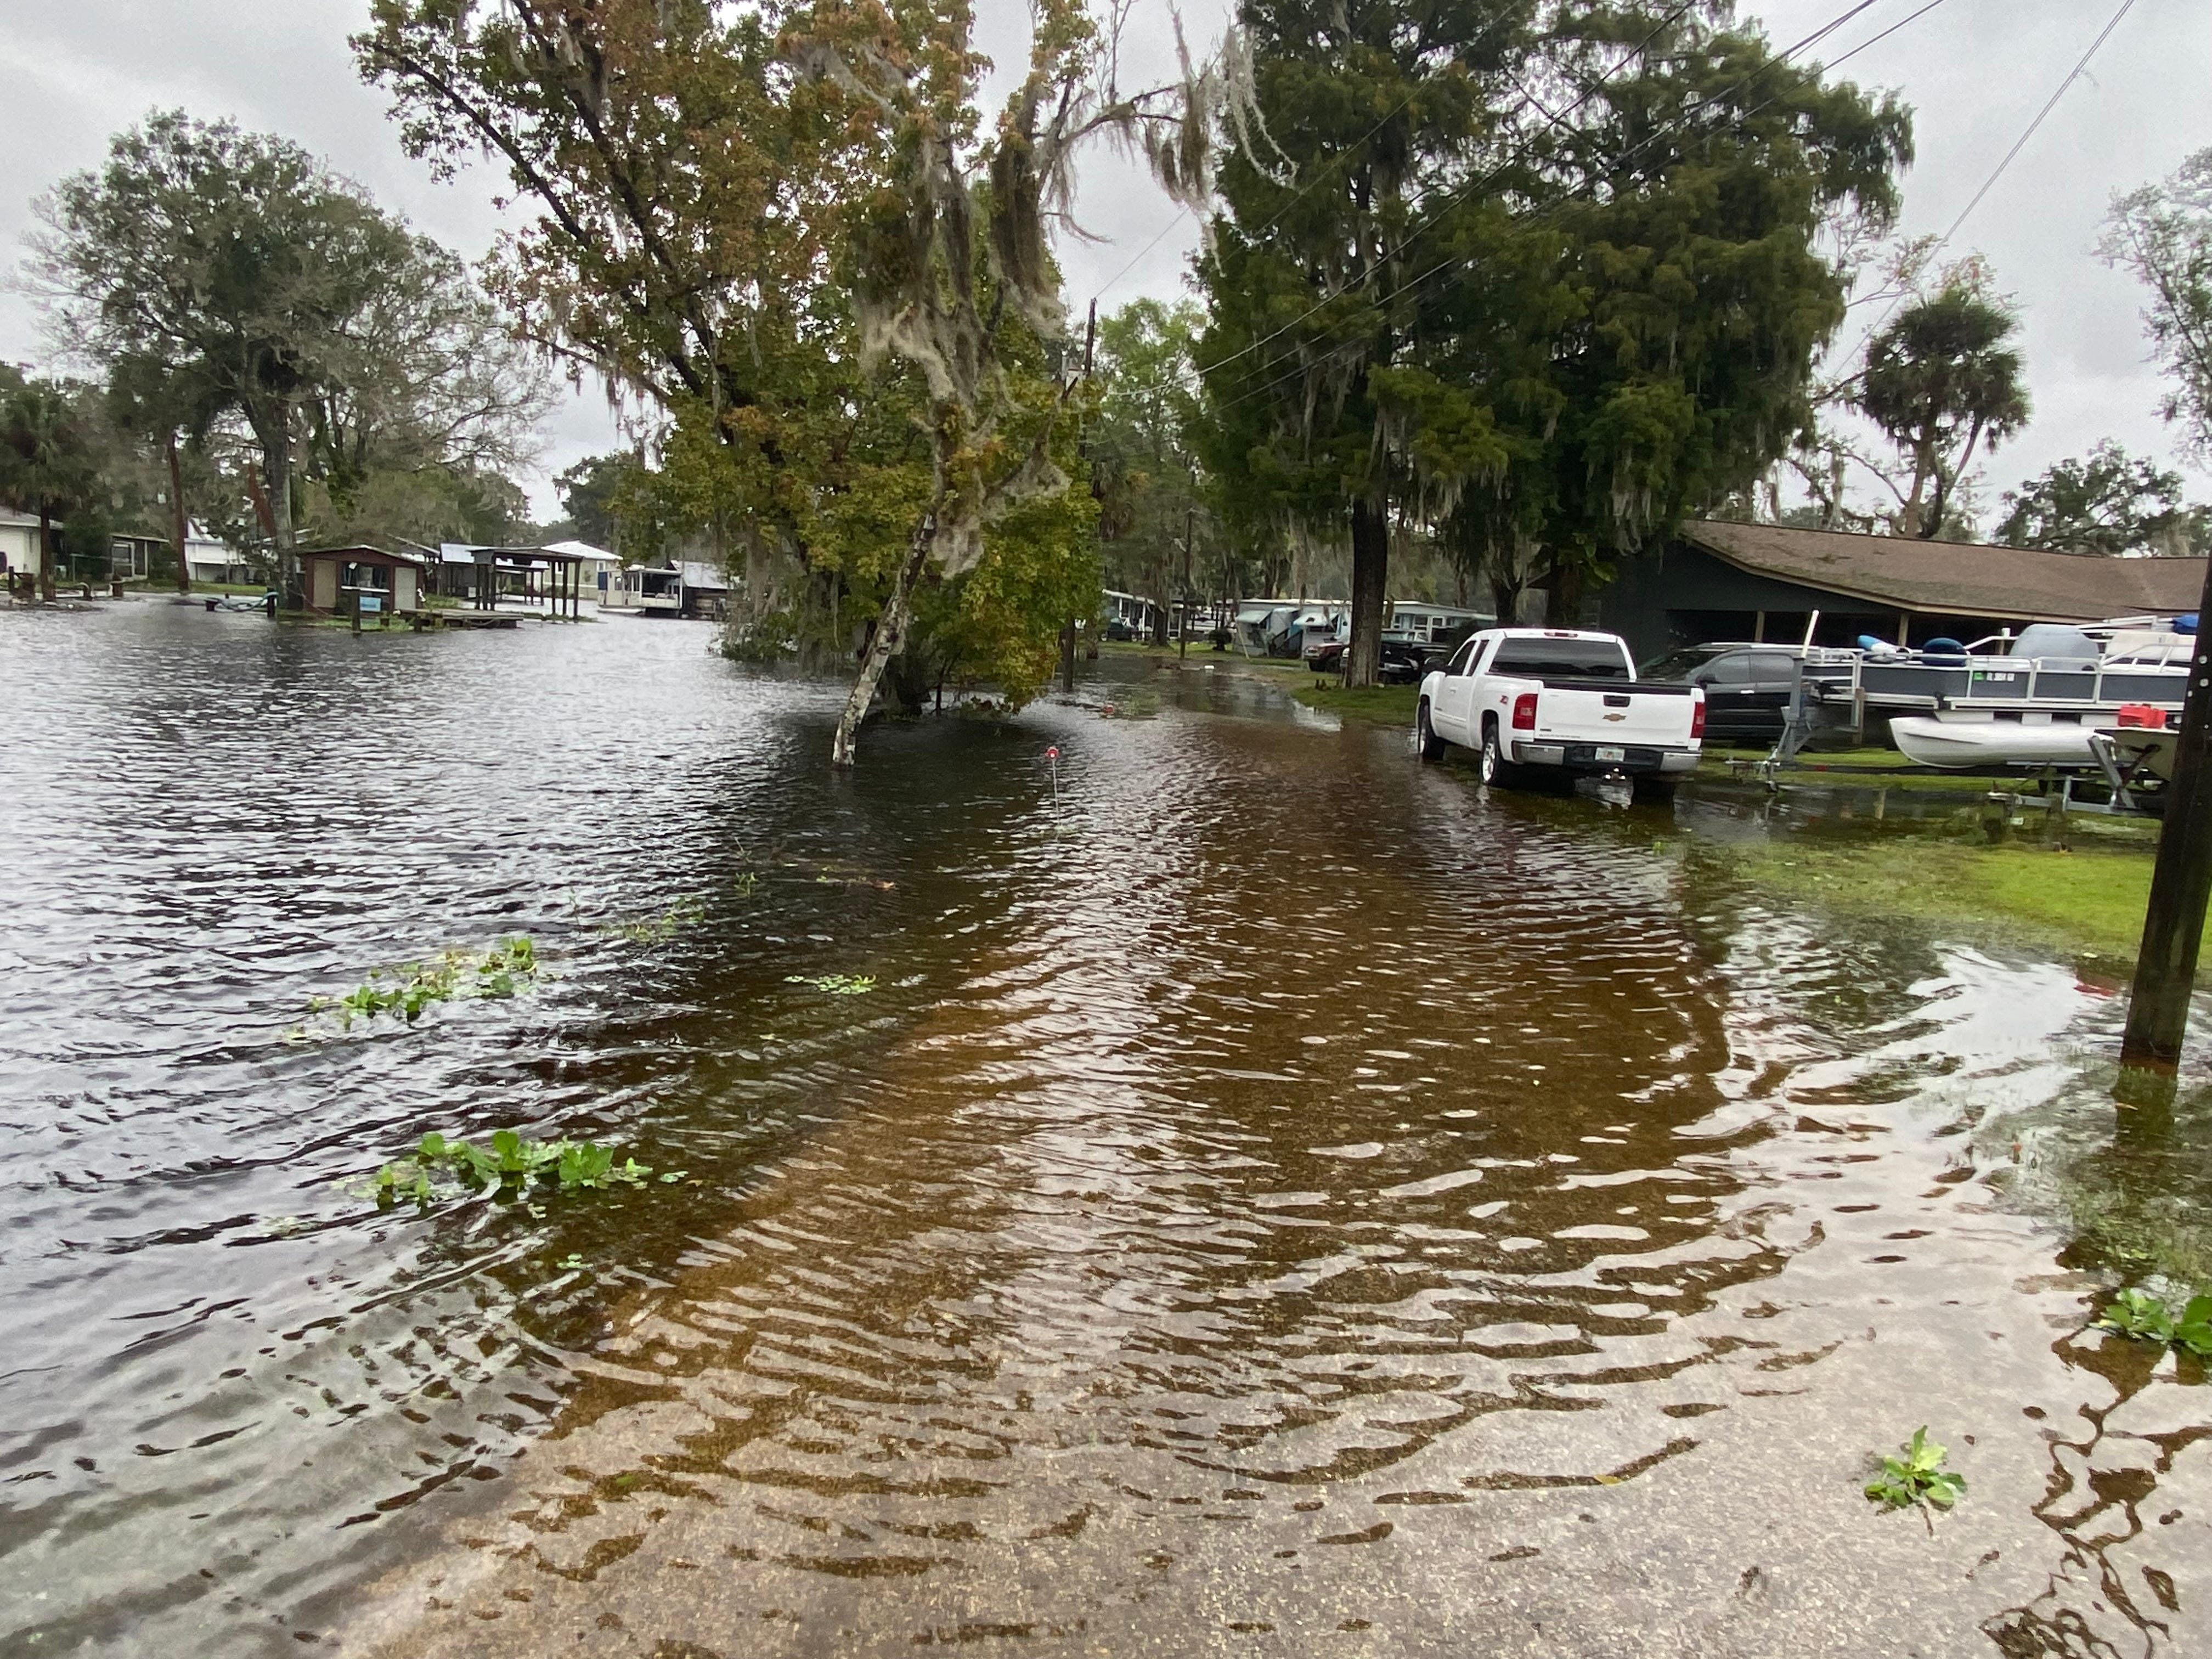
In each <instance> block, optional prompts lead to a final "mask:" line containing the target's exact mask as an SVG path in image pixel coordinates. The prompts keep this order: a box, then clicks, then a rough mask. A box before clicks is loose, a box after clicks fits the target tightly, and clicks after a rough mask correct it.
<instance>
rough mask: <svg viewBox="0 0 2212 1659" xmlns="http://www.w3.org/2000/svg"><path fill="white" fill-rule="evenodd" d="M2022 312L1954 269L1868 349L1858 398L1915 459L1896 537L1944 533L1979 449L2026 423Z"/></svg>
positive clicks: (1881, 426)
mask: <svg viewBox="0 0 2212 1659" xmlns="http://www.w3.org/2000/svg"><path fill="white" fill-rule="evenodd" d="M2019 326H2020V322H2019V319H2018V318H2016V317H2015V316H2014V314H2013V313H2012V310H2011V308H2010V307H2008V306H2007V305H2006V304H2005V303H2004V302H2003V301H2001V300H1998V299H1996V298H1993V297H1992V296H1991V295H1990V294H1989V293H1988V292H1987V291H1986V289H1984V286H1983V285H1982V284H1981V283H1978V282H1976V281H1973V280H1972V279H1970V278H1967V277H1961V276H1954V278H1953V279H1952V280H1951V281H1949V282H1947V283H1945V284H1944V285H1943V287H1942V290H1941V291H1940V292H1938V293H1936V295H1933V296H1931V297H1929V298H1927V299H1923V300H1918V301H1914V303H1912V304H1911V305H1910V306H1908V307H1905V310H1904V311H1902V312H1900V313H1899V314H1898V318H1897V320H1896V321H1895V322H1893V323H1892V324H1890V325H1889V326H1888V327H1887V328H1885V329H1883V330H1882V331H1881V333H1879V334H1877V335H1875V337H1874V339H1873V341H1872V342H1871V343H1869V345H1868V347H1867V356H1866V376H1865V379H1864V380H1863V381H1862V382H1861V384H1860V387H1859V394H1858V405H1859V407H1860V408H1861V409H1863V410H1865V411H1866V413H1867V415H1868V416H1869V418H1871V419H1872V420H1873V422H1874V423H1875V425H1876V426H1878V427H1880V428H1881V429H1882V430H1883V431H1884V432H1886V433H1887V434H1888V435H1889V437H1890V439H1891V441H1893V442H1894V443H1895V444H1896V445H1897V447H1899V449H1900V450H1902V451H1904V453H1905V459H1907V460H1908V461H1910V462H1911V465H1912V488H1911V490H1910V491H1908V492H1904V493H1903V494H1902V500H1901V502H1900V505H1899V511H1898V515H1897V527H1898V530H1899V532H1900V533H1901V534H1904V535H1906V536H1916V537H1918V538H1921V539H1923V540H1928V539H1930V538H1934V537H1936V536H1938V535H1940V534H1942V529H1943V518H1944V514H1945V513H1946V512H1947V511H1948V508H1949V507H1950V505H1951V493H1952V491H1953V489H1954V488H1955V487H1956V486H1957V484H1958V482H1959V479H1960V477H1961V476H1962V475H1963V474H1964V473H1965V471H1966V466H1967V464H1968V463H1969V462H1971V461H1972V459H1973V458H1974V452H1975V450H1976V449H1978V448H1987V449H1995V448H1996V447H1997V445H1998V443H1999V442H2000V441H2002V440H2004V439H2006V438H2009V437H2011V436H2012V435H2014V434H2015V433H2016V432H2018V431H2019V430H2020V429H2021V428H2022V427H2024V426H2026V425H2027V412H2028V409H2027V391H2026V390H2025V389H2024V388H2023V387H2022V386H2021V361H2020V353H2019V352H2017V351H2015V349H2012V347H2011V346H2009V345H2008V344H2007V343H2006V342H2007V341H2008V339H2009V338H2010V337H2011V336H2012V334H2013V332H2014V331H2015V330H2016V329H2017V328H2018V327H2019Z"/></svg>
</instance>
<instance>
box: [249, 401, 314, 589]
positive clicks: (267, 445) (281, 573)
mask: <svg viewBox="0 0 2212 1659" xmlns="http://www.w3.org/2000/svg"><path fill="white" fill-rule="evenodd" d="M253 435H254V437H255V438H256V439H257V440H258V442H259V447H260V450H261V477H262V480H263V482H264V483H265V484H266V485H267V488H268V493H269V539H270V542H271V544H273V548H274V551H275V553H276V586H277V587H278V588H279V589H280V590H281V591H282V592H283V595H284V608H285V609H286V610H287V611H301V610H304V609H306V608H307V595H306V594H305V593H304V592H301V587H300V572H299V561H298V560H297V559H296V558H295V557H294V556H293V538H292V405H291V404H290V403H289V401H287V400H285V399H283V398H279V399H278V400H277V404H276V412H275V417H274V419H273V421H272V420H271V419H270V418H269V416H267V414H266V413H265V412H264V414H262V415H261V416H258V417H256V418H255V419H254V421H253Z"/></svg>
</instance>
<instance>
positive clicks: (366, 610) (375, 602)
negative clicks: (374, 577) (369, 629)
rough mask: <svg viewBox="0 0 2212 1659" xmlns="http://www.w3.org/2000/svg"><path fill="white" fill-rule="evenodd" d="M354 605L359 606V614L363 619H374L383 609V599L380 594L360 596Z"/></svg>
mask: <svg viewBox="0 0 2212 1659" xmlns="http://www.w3.org/2000/svg"><path fill="white" fill-rule="evenodd" d="M356 604H358V605H360V607H361V614H362V616H364V617H374V616H375V615H376V614H377V613H378V612H379V611H382V610H383V609H384V597H383V595H382V594H380V593H363V594H361V595H359V596H357V598H356Z"/></svg>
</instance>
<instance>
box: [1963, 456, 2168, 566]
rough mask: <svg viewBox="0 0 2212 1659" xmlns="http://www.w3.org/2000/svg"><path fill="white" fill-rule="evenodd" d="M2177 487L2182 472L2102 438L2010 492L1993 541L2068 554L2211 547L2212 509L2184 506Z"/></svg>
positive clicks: (2007, 493)
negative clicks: (2131, 454) (2169, 469)
mask: <svg viewBox="0 0 2212 1659" xmlns="http://www.w3.org/2000/svg"><path fill="white" fill-rule="evenodd" d="M2181 489H2182V486H2181V475H2180V474H2179V473H2178V472H2169V471H2166V470H2165V469H2164V468H2162V467H2160V466H2159V465H2157V464H2156V463H2154V462H2153V461H2149V460H2146V459H2138V458H2134V457H2130V455H2129V454H2128V453H2127V451H2125V450H2124V449H2123V448H2121V447H2120V446H2119V445H2118V444H2117V443H2115V442H2113V441H2112V440H2110V439H2107V440H2106V441H2104V442H2103V443H2100V444H2099V445H2098V446H2097V447H2095V448H2094V449H2093V450H2091V451H2090V452H2089V453H2088V454H2087V455H2086V456H2081V457H2075V458H2069V459H2066V460H2063V461H2060V462H2058V463H2057V465H2053V466H2051V467H2048V468H2046V469H2045V471H2042V472H2041V473H2039V474H2038V475H2037V476H2036V477H2033V478H2030V479H2028V480H2027V482H2026V483H2023V484H2021V487H2020V488H2019V489H2012V490H2007V491H2006V492H2005V497H2004V505H2005V516H2004V520H2003V522H2002V524H2000V525H1999V526H1998V527H1997V533H1996V539H1997V540H1998V541H2000V542H2002V543H2003V544H2005V545H2006V546H2008V547H2049V548H2057V549H2059V550H2062V551H2064V552H2068V553H2102V554H2108V555H2109V554H2118V553H2168V554H2172V553H2198V552H2204V551H2207V550H2212V549H2208V543H2212V508H2206V507H2185V506H2184V505H2183V504H2182V500H2181Z"/></svg>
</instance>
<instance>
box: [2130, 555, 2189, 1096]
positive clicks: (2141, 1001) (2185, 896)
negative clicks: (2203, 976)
mask: <svg viewBox="0 0 2212 1659" xmlns="http://www.w3.org/2000/svg"><path fill="white" fill-rule="evenodd" d="M2208 622H2212V561H2208V562H2207V563H2206V567H2205V580H2204V597H2203V599H2202V600H2201V601H2200V602H2199V604H2198V606H2197V650H2196V653H2195V654H2194V655H2193V656H2192V657H2191V659H2190V664H2189V690H2188V692H2187V694H2186V695H2185V696H2184V697H2183V699H2182V703H2181V731H2180V732H2179V735H2178V736H2177V737H2176V738H2175V739H2174V757H2173V778H2172V781H2171V782H2170V783H2168V784H2167V785H2166V817H2165V821H2164V823H2162V824H2161V825H2160V829H2159V836H2158V864H2157V867H2156V868H2155V869H2154V871H2153V872H2151V878H2150V905H2149V908H2148V909H2147V910H2146V911H2145V912H2144V915H2143V932H2142V951H2141V952H2140V953H2139V954H2138V955H2137V956H2136V982H2135V991H2134V994H2133V995H2132V996H2130V999H2129V1000H2128V1026H2127V1031H2126V1033H2125V1035H2124V1036H2122V1037H2121V1038H2120V1064H2121V1065H2122V1066H2156V1067H2160V1068H2161V1069H2163V1068H2166V1067H2170V1066H2173V1065H2175V1064H2177V1063H2178V1062H2179V1060H2180V1059H2181V1040H2182V1036H2183V1034H2184V1032H2185V1030H2186V1029H2187V1027H2188V1024H2189V997H2190V993H2191V991H2192V990H2193V989H2194V988H2195V987H2196V984H2197V945H2199V944H2200V943H2201V942H2202V941H2203V936H2204V906H2205V901H2206V900H2207V899H2208V898H2212V659H2208V658H2207V656H2206V653H2205V640H2204V629H2205V626H2206V624H2207V623H2208Z"/></svg>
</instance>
